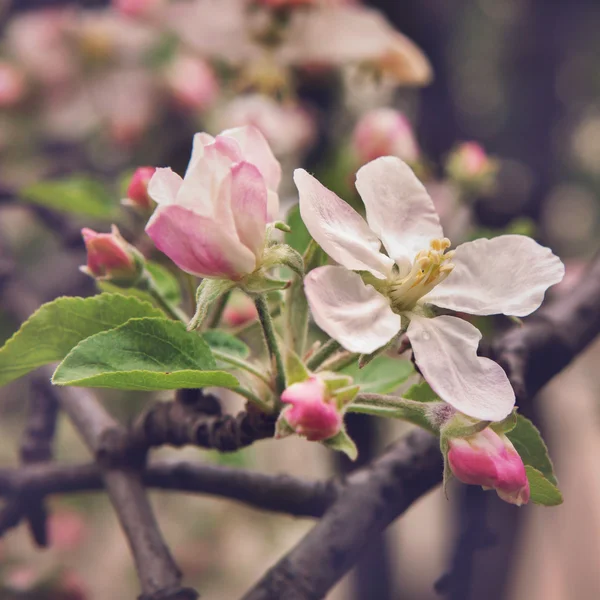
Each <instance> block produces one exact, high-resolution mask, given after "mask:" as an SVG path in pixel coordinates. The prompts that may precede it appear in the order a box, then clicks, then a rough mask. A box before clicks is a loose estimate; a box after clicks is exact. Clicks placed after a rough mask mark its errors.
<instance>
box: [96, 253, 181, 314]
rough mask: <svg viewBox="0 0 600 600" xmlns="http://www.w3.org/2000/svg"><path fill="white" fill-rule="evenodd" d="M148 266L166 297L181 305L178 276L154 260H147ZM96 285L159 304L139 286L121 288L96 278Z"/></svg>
mask: <svg viewBox="0 0 600 600" xmlns="http://www.w3.org/2000/svg"><path fill="white" fill-rule="evenodd" d="M146 268H147V269H148V271H149V272H150V275H152V279H153V280H154V283H155V284H156V287H157V288H158V290H159V291H160V292H161V293H162V295H163V296H164V297H165V299H166V300H167V301H168V302H170V303H171V304H175V305H179V303H180V302H181V287H180V285H179V282H178V281H177V278H176V277H175V276H174V275H173V274H172V273H171V272H170V271H169V270H168V269H166V268H165V267H163V266H162V265H159V264H158V263H156V262H153V261H147V262H146ZM96 285H97V286H98V289H100V290H102V291H103V292H110V293H112V294H121V295H122V296H133V297H135V298H139V299H140V300H144V301H146V302H150V303H151V304H154V305H155V306H158V304H157V302H156V300H155V299H154V298H153V297H152V296H151V295H150V294H149V293H148V292H145V291H143V290H139V289H137V288H121V287H118V286H116V285H113V284H112V283H109V282H108V281H101V280H98V279H97V280H96Z"/></svg>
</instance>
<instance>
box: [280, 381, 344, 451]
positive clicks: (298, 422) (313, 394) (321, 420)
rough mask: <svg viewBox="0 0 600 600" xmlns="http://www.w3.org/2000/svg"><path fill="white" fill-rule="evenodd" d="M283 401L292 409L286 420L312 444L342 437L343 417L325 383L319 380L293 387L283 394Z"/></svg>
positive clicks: (297, 384)
mask: <svg viewBox="0 0 600 600" xmlns="http://www.w3.org/2000/svg"><path fill="white" fill-rule="evenodd" d="M281 400H282V402H287V403H288V404H291V405H292V406H291V408H288V409H286V411H285V415H284V416H285V420H286V421H287V422H288V424H289V425H290V427H291V428H292V429H293V430H294V431H295V432H296V433H297V434H299V435H303V436H305V437H306V439H308V440H310V441H311V442H316V441H319V440H326V439H327V438H330V437H333V436H334V435H336V434H337V433H339V431H340V429H341V427H342V415H341V414H340V412H339V411H338V409H337V407H336V405H335V403H334V402H333V401H331V400H330V398H329V397H328V394H327V386H326V385H325V382H324V381H322V380H321V379H319V378H318V377H316V376H312V377H310V378H309V379H307V380H306V381H302V382H300V383H294V384H292V385H290V386H289V387H288V388H287V389H286V390H285V391H284V392H283V394H281Z"/></svg>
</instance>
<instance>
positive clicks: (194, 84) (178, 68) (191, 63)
mask: <svg viewBox="0 0 600 600" xmlns="http://www.w3.org/2000/svg"><path fill="white" fill-rule="evenodd" d="M166 81H167V86H168V88H169V89H170V91H171V93H172V94H173V98H174V100H175V102H176V103H177V104H178V105H179V106H181V107H182V108H186V109H192V110H199V111H202V110H205V109H207V108H208V107H209V106H210V105H211V104H212V103H213V102H214V101H215V99H216V97H217V95H218V93H219V82H218V81H217V77H216V76H215V74H214V72H213V70H212V69H211V67H210V66H209V65H208V63H206V62H205V61H203V60H202V59H201V58H196V57H193V56H178V57H177V58H176V59H175V60H174V61H173V63H171V64H170V65H169V67H168V70H167V72H166Z"/></svg>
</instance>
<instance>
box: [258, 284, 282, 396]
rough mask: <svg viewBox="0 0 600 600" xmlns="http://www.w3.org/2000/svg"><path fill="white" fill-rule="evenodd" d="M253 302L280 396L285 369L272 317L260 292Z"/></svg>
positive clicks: (276, 388)
mask: <svg viewBox="0 0 600 600" xmlns="http://www.w3.org/2000/svg"><path fill="white" fill-rule="evenodd" d="M254 304H255V305H256V310H257V311H258V319H259V320H260V323H261V325H262V329H263V333H264V334H265V340H266V342H267V349H268V351H269V356H270V357H271V363H272V364H273V365H274V366H275V391H276V393H277V395H278V396H280V395H281V393H282V392H283V390H285V388H286V383H285V369H284V366H283V358H282V356H281V352H280V350H279V344H278V342H277V336H276V334H275V328H274V326H273V319H272V318H271V313H270V312H269V305H268V304H267V300H266V298H265V297H264V296H263V295H262V294H261V295H258V296H256V298H255V299H254Z"/></svg>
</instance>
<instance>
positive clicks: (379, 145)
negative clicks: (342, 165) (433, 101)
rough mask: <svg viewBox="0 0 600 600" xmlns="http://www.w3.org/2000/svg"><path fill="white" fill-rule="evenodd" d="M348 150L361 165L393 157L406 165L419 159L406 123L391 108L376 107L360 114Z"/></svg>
mask: <svg viewBox="0 0 600 600" xmlns="http://www.w3.org/2000/svg"><path fill="white" fill-rule="evenodd" d="M352 147H353V149H354V153H355V154H356V156H357V157H358V159H359V160H360V162H361V164H362V163H366V162H369V161H371V160H374V159H376V158H379V157H380V156H397V157H398V158H401V159H402V160H405V161H407V162H413V161H415V160H417V159H418V157H419V147H418V145H417V141H416V140H415V136H414V134H413V130H412V126H411V124H410V122H409V120H408V119H407V118H406V117H405V116H404V115H403V114H402V113H401V112H400V111H397V110H394V109H393V108H376V109H374V110H371V111H369V112H367V113H366V114H365V115H363V116H362V117H361V119H360V120H359V121H358V123H357V124H356V127H355V128H354V133H353V134H352Z"/></svg>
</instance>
